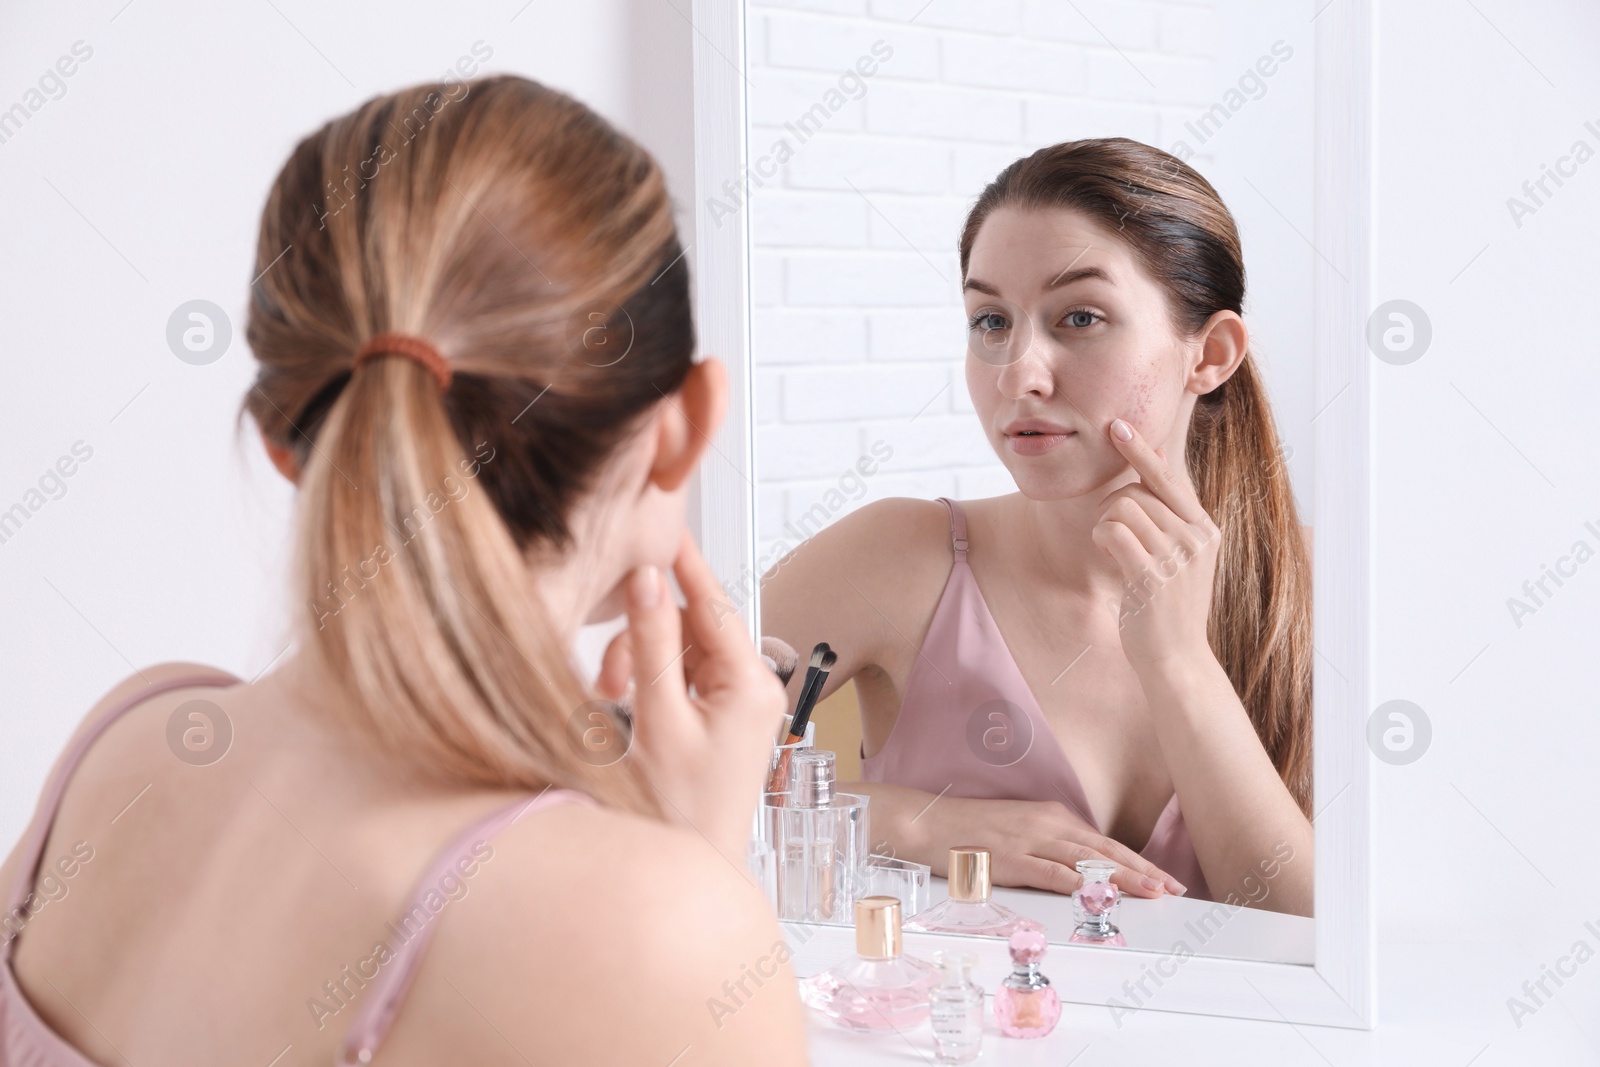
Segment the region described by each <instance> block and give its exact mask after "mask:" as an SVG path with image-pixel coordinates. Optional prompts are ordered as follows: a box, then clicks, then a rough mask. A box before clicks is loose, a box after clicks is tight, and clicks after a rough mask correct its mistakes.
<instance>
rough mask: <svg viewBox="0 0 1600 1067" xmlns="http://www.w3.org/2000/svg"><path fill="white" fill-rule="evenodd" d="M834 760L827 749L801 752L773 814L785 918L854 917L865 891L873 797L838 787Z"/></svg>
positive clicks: (833, 919)
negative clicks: (862, 885) (860, 888)
mask: <svg viewBox="0 0 1600 1067" xmlns="http://www.w3.org/2000/svg"><path fill="white" fill-rule="evenodd" d="M834 762H835V761H834V754H833V753H832V752H828V751H825V750H822V749H810V750H802V751H800V752H798V753H796V754H795V757H794V759H793V761H792V762H791V764H790V786H789V794H788V797H787V799H786V800H785V801H784V803H783V805H782V806H781V807H778V808H775V809H772V810H771V811H770V812H769V813H768V814H770V815H771V816H775V817H776V819H777V821H778V823H779V827H778V830H777V832H776V836H777V838H778V840H777V842H776V845H775V851H776V853H777V861H778V872H777V874H778V877H777V894H778V901H777V911H778V918H780V919H786V920H789V921H795V922H839V923H845V922H849V921H850V916H851V914H852V909H853V906H854V904H855V899H856V897H857V896H858V895H859V892H858V888H857V887H858V884H859V883H860V881H861V877H862V870H863V867H864V865H865V863H866V859H867V798H866V797H861V796H855V795H852V794H849V793H835V792H834V791H833V785H834V780H835V773H836V772H835V769H834ZM779 799H780V800H782V799H783V798H781V797H780V798H779Z"/></svg>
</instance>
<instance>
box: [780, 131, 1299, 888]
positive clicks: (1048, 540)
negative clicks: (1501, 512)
mask: <svg viewBox="0 0 1600 1067" xmlns="http://www.w3.org/2000/svg"><path fill="white" fill-rule="evenodd" d="M960 253H961V270H962V279H963V292H964V299H965V302H966V312H967V315H968V318H969V326H970V330H969V337H970V344H969V346H968V354H967V359H966V376H967V387H968V389H969V390H970V392H971V396H972V403H973V407H974V408H975V410H976V413H977V418H978V419H979V420H980V421H981V422H982V424H983V429H984V432H985V433H986V434H987V436H988V438H989V441H990V444H991V445H992V446H993V447H994V449H995V451H996V452H997V453H998V454H999V456H1000V458H1001V460H1002V461H1003V462H1004V463H1005V465H1006V467H1007V468H1008V469H1009V470H1010V472H1011V474H1012V476H1013V477H1014V478H1015V480H1016V484H1017V487H1018V490H1019V491H1018V492H1015V493H1012V494H1010V495H1007V496H1000V497H993V498H990V499H986V500H973V501H967V502H964V503H959V504H958V503H956V502H954V501H942V502H932V501H923V500H910V499H890V500H883V501H880V502H878V503H875V504H871V505H869V506H867V507H864V508H862V509H861V510H859V511H857V512H855V513H853V514H851V515H849V516H848V517H846V518H844V519H842V520H840V521H839V522H837V523H835V524H834V525H833V526H831V527H829V528H827V529H826V530H824V531H822V532H821V533H819V534H818V535H817V536H816V537H814V538H812V539H811V540H810V541H808V542H806V543H805V544H804V545H802V546H801V547H799V548H798V549H796V550H795V551H794V552H793V553H791V554H790V555H789V556H788V557H787V558H786V559H785V560H784V561H783V562H782V563H780V564H779V565H778V566H777V567H776V568H775V569H774V570H773V571H772V572H770V573H769V574H768V576H767V577H766V579H765V585H764V591H763V598H762V608H763V619H762V624H763V625H762V629H763V632H765V633H768V634H773V635H776V636H778V637H781V638H783V639H785V640H787V641H788V642H790V643H791V644H793V645H794V647H795V648H797V649H809V648H811V647H812V645H813V644H814V643H815V642H817V641H819V640H825V641H827V642H828V643H829V645H830V646H831V647H832V648H833V649H834V651H835V652H836V653H837V654H838V657H839V660H838V664H837V666H836V667H835V669H834V671H833V673H832V675H831V676H830V678H829V685H828V688H829V690H830V691H831V690H832V689H835V688H837V686H838V685H840V684H842V683H843V682H845V681H847V680H852V679H853V680H854V681H855V683H856V690H857V695H858V697H859V701H860V706H861V721H862V755H863V761H862V767H863V771H862V774H863V778H864V779H866V780H865V781H864V782H862V783H860V784H859V786H858V787H852V788H858V789H859V791H861V792H864V793H868V794H870V795H871V796H872V825H873V838H874V840H875V841H879V842H882V841H885V840H887V842H888V843H889V844H890V845H891V846H892V847H893V848H894V849H895V851H896V853H897V854H898V855H900V856H902V857H904V858H908V859H913V860H918V861H920V862H923V863H927V864H930V865H931V866H932V867H933V868H934V870H935V871H936V872H938V873H942V872H943V868H944V863H945V855H946V850H947V849H948V848H949V847H950V846H952V845H958V844H981V845H987V846H989V847H990V848H991V849H993V851H994V878H995V881H996V882H997V883H1000V884H1007V885H1023V886H1035V887H1039V888H1045V889H1052V890H1056V891H1059V892H1069V891H1071V890H1072V889H1074V888H1075V887H1076V886H1077V884H1078V877H1077V875H1076V873H1075V872H1074V870H1073V864H1074V862H1075V861H1076V860H1079V859H1085V858H1101V857H1103V858H1107V859H1111V860H1114V861H1116V862H1117V863H1118V864H1119V865H1121V869H1120V870H1119V871H1118V873H1117V875H1116V877H1115V881H1116V882H1117V883H1118V885H1119V886H1120V887H1121V888H1122V889H1123V890H1124V891H1125V892H1127V893H1130V894H1133V895H1136V896H1145V897H1153V896H1160V895H1162V894H1163V893H1169V892H1173V893H1183V892H1187V893H1188V894H1189V895H1190V896H1195V897H1200V898H1202V899H1215V900H1232V901H1234V902H1242V901H1248V902H1249V903H1252V904H1255V905H1257V906H1260V907H1264V908H1270V909H1275V910H1279V911H1287V912H1294V913H1299V914H1310V912H1311V887H1312V877H1311V871H1312V865H1311V859H1312V850H1311V844H1312V834H1311V824H1310V821H1309V814H1310V810H1309V808H1310V799H1311V655H1312V649H1311V611H1310V568H1309V552H1308V550H1307V546H1306V544H1305V541H1304V540H1303V533H1302V529H1301V527H1300V526H1299V525H1298V523H1297V521H1296V517H1295V515H1296V513H1295V505H1294V499H1293V496H1292V495H1291V491H1290V486H1289V482H1288V478H1287V474H1286V471H1285V470H1284V467H1283V465H1282V462H1281V457H1280V454H1279V450H1278V437H1277V433H1276V431H1275V429H1274V427H1273V422H1272V416H1271V412H1270V409H1269V407H1268V403H1267V395H1266V390H1265V388H1264V386H1263V383H1262V380H1261V376H1260V373H1259V371H1258V370H1257V368H1256V366H1255V363H1254V361H1253V360H1252V359H1251V357H1250V353H1249V335H1248V333H1247V331H1246V329H1245V325H1244V321H1243V320H1242V319H1241V318H1240V312H1241V309H1242V307H1243V302H1244V291H1245V288H1244V282H1245V279H1244V266H1243V261H1242V257H1241V253H1240V246H1239V237H1238V233H1237V230H1236V229H1235V226H1234V222H1233V218H1232V217H1231V216H1230V215H1229V213H1228V210H1227V208H1226V207H1224V206H1223V204H1222V202H1221V200H1220V199H1219V198H1218V196H1217V193H1216V191H1215V190H1214V189H1213V188H1212V187H1211V185H1210V184H1209V183H1207V182H1206V180H1205V179H1204V178H1202V177H1201V176H1200V175H1199V174H1197V173H1196V172H1195V171H1194V170H1193V169H1191V168H1190V167H1188V166H1186V165H1185V164H1183V163H1181V162H1180V161H1178V160H1177V159H1176V158H1174V157H1172V156H1170V155H1168V154H1167V153H1165V152H1161V151H1159V150H1157V149H1154V148H1150V147H1147V146H1145V145H1141V144H1138V143H1136V142H1133V141H1129V140H1125V139H1121V138H1116V139H1106V140H1089V141H1078V142H1072V143H1069V144H1062V145H1056V146H1054V147H1051V148H1045V149H1042V150H1040V151H1038V152H1036V153H1034V154H1033V155H1031V156H1029V157H1027V158H1026V159H1022V160H1019V161H1018V162H1016V163H1014V164H1012V165H1011V166H1009V167H1007V168H1006V169H1005V170H1004V171H1002V172H1001V174H1000V175H999V177H997V178H996V179H995V180H994V182H992V183H991V184H990V185H989V186H988V187H987V188H986V189H985V190H984V191H983V193H982V194H981V195H980V196H979V198H978V201H977V203H976V204H975V205H974V207H973V209H972V211H971V213H970V215H969V216H968V218H967V221H966V225H965V226H964V228H963V229H962V232H961V239H960ZM800 673H803V672H797V674H800ZM790 688H791V690H796V689H798V688H799V686H798V683H797V682H794V681H791V683H790ZM792 698H793V694H792V693H791V699H792Z"/></svg>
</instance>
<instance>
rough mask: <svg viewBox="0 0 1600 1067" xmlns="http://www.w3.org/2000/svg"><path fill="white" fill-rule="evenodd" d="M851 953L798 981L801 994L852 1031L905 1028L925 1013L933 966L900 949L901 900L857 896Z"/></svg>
mask: <svg viewBox="0 0 1600 1067" xmlns="http://www.w3.org/2000/svg"><path fill="white" fill-rule="evenodd" d="M855 912H856V956H855V958H854V959H850V960H846V961H845V962H844V963H841V964H839V965H838V966H837V967H830V968H829V969H828V970H826V971H823V972H821V973H820V974H814V975H812V976H811V977H810V978H806V979H804V980H803V981H801V983H800V999H801V1000H803V1001H804V1002H805V1003H807V1004H809V1005H810V1006H811V1007H813V1008H816V1009H817V1010H818V1011H820V1012H822V1013H823V1014H824V1015H826V1016H828V1018H830V1019H832V1020H833V1021H834V1022H836V1023H838V1024H839V1025H840V1026H844V1027H848V1028H849V1029H851V1030H904V1029H906V1028H907V1027H911V1026H916V1025H917V1024H918V1023H920V1022H922V1021H923V1020H924V1019H926V1018H928V1007H929V995H930V994H931V993H932V992H933V987H934V986H935V985H936V984H937V983H938V981H939V975H938V972H936V971H935V970H934V969H933V965H932V964H930V963H927V962H925V961H923V960H919V959H917V958H916V957H915V956H907V955H904V954H902V953H901V951H900V902H899V901H898V900H896V899H895V898H894V897H863V898H862V899H861V900H858V901H856V905H855Z"/></svg>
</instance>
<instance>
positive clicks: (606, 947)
mask: <svg viewBox="0 0 1600 1067" xmlns="http://www.w3.org/2000/svg"><path fill="white" fill-rule="evenodd" d="M401 127H405V128H406V130H407V131H409V133H410V139H409V140H406V137H407V134H405V133H401V132H400V128H401ZM402 141H405V143H403V144H402V143H401V142H402ZM397 146H398V147H397ZM357 175H359V178H357V177H356V176H357ZM286 250H287V251H286ZM280 256H281V258H280ZM251 273H252V274H259V275H260V278H259V280H258V281H257V283H256V284H255V286H254V289H253V292H252V300H251V306H250V322H249V339H250V344H251V347H252V348H253V350H254V352H255V356H256V358H257V360H258V361H259V363H260V369H259V374H258V377H257V380H256V383H255V385H254V386H253V387H252V389H251V390H250V392H249V394H248V397H247V399H246V402H245V407H246V411H247V412H248V413H249V415H250V417H251V418H252V419H253V420H254V421H255V422H256V423H257V424H258V426H259V428H260V431H261V435H262V438H263V440H264V441H265V443H266V447H267V450H268V451H269V453H270V454H271V456H272V458H273V461H274V463H275V464H276V465H277V467H278V469H279V470H281V471H282V472H283V473H284V474H285V475H286V476H287V477H289V478H290V479H291V480H292V481H294V482H295V483H296V484H297V486H298V487H299V489H298V532H297V535H296V537H297V539H296V546H297V550H298V576H297V579H296V581H297V586H298V592H297V595H296V600H297V601H298V603H299V604H300V605H301V608H300V610H299V611H298V613H297V614H298V617H297V619H296V628H297V632H298V642H297V645H296V648H295V650H294V651H293V652H292V653H291V654H290V655H289V656H287V657H286V658H285V660H284V662H283V665H282V666H280V667H279V668H278V669H276V670H274V671H273V672H272V673H271V674H269V675H267V676H266V677H264V678H262V679H260V680H259V681H256V682H252V683H248V684H246V683H243V682H241V681H239V680H238V679H235V678H232V677H230V676H228V675H226V674H224V673H222V672H220V671H216V670H212V669H209V668H205V667H200V666H195V665H192V664H168V665H166V666H162V667H152V668H147V669H145V670H143V671H140V672H138V673H137V674H136V675H135V676H134V677H132V678H130V679H128V680H127V681H126V682H124V683H123V684H121V685H119V686H118V687H117V688H116V689H114V690H113V691H112V692H111V693H109V694H108V695H107V696H106V698H105V699H104V700H102V701H101V702H100V704H99V705H98V706H97V707H96V708H95V709H94V710H93V711H91V712H90V714H89V716H88V718H87V719H86V720H85V722H84V725H83V727H81V728H80V730H79V731H78V734H77V737H76V738H75V740H74V741H73V742H72V744H71V745H70V746H69V748H68V751H67V754H66V755H65V756H64V757H63V758H62V760H61V762H60V763H59V764H58V765H57V768H56V771H55V773H54V775H53V776H52V779H51V783H50V786H49V787H48V788H47V790H46V793H45V796H44V799H43V801H42V802H41V804H40V807H39V811H38V814H37V815H36V817H35V820H34V823H33V826H32V828H31V830H30V832H29V834H28V836H27V837H26V838H25V839H24V841H23V843H22V844H21V845H20V846H19V847H18V848H17V849H16V850H15V851H14V852H13V853H12V855H11V857H10V859H9V860H8V861H7V863H6V865H5V867H4V868H3V870H0V885H3V886H4V887H5V889H6V890H7V891H10V892H11V893H12V896H11V899H10V902H9V908H8V911H7V914H6V919H7V923H6V941H5V947H4V950H3V951H4V953H5V956H6V957H7V964H8V965H7V966H5V967H4V968H0V971H3V974H0V982H3V985H0V1018H3V1022H4V1033H5V1035H6V1036H5V1040H6V1044H5V1046H4V1050H3V1051H0V1064H12V1063H14V1064H21V1063H48V1064H73V1065H83V1064H86V1063H89V1062H96V1063H107V1064H109V1063H121V1062H131V1063H160V1064H167V1065H176V1064H206V1065H211V1064H217V1063H223V1062H230V1063H240V1062H245V1063H248V1062H258V1063H261V1064H267V1063H269V1062H270V1063H273V1064H276V1065H284V1064H291V1063H295V1064H299V1063H304V1064H327V1063H333V1062H340V1063H365V1062H368V1061H369V1060H371V1059H372V1058H373V1057H374V1056H376V1058H377V1060H378V1062H380V1063H391V1064H402V1063H417V1064H424V1063H426V1064H437V1063H474V1064H480V1063H481V1064H490V1063H504V1064H525V1063H527V1062H530V1061H534V1062H542V1063H599V1064H638V1063H656V1064H666V1063H675V1064H681V1065H687V1064H728V1065H734V1064H739V1065H743V1064H748V1063H753V1062H757V1061H759V1062H763V1063H782V1064H800V1063H802V1062H803V1061H804V1038H803V1020H802V1016H801V1013H800V1008H799V1003H798V999H797V997H796V995H795V990H794V982H793V975H792V972H791V970H790V968H789V967H788V966H787V962H786V961H787V957H788V953H787V950H786V948H785V946H784V942H783V938H782V935H781V933H780V931H779V928H778V926H777V924H776V922H775V920H774V918H773V916H772V914H771V911H770V909H769V908H768V907H767V906H766V904H765V901H764V900H763V898H762V896H761V894H760V892H759V890H757V889H756V888H755V887H754V886H753V885H752V884H750V882H749V881H747V880H746V878H745V877H744V876H743V875H742V874H741V869H742V863H743V857H744V851H745V844H746V841H747V838H748V832H749V826H750V822H751V817H752V810H753V804H754V798H755V796H756V795H757V793H758V792H759V789H760V780H761V776H762V772H763V769H764V763H765V759H766V753H767V752H768V751H770V745H771V737H772V734H773V731H774V730H775V729H776V726H777V722H778V715H779V713H780V712H781V711H782V707H783V699H782V694H781V690H780V687H779V685H778V683H777V681H776V679H775V678H774V677H773V676H772V674H771V673H770V672H768V671H766V670H765V669H764V668H763V667H762V666H761V662H760V659H759V657H758V655H757V654H756V652H755V651H754V649H753V648H752V647H751V645H750V642H749V639H748V636H747V635H745V634H743V633H742V632H741V630H740V628H739V627H737V626H722V627H718V626H717V625H716V620H717V615H718V609H719V607H720V605H717V604H713V598H716V599H718V600H720V599H721V592H720V590H719V589H718V587H717V584H716V582H715V580H714V579H713V577H712V575H711V574H710V572H709V570H708V568H707V567H706V564H705V562H704V561H703V560H702V559H701V557H700V556H699V555H698V553H697V552H696V550H695V547H694V545H693V543H692V541H691V540H690V539H689V537H688V535H687V532H686V530H685V526H684V511H685V501H686V493H687V488H686V487H687V484H688V479H689V477H690V475H691V473H692V472H693V470H694V468H695V466H696V464H697V463H698V461H699V460H700V458H701V456H702V454H703V452H704V449H705V446H706V443H707V441H708V439H709V435H710V434H712V433H714V432H715V429H716V426H717V425H718V422H719V420H720V419H721V417H722V414H723V409H724V405H725V401H726V392H727V387H726V379H725V376H724V374H723V371H722V368H721V366H720V364H718V363H716V362H715V361H713V360H706V361H703V362H699V363H696V362H694V360H693V347H694V335H693V328H692V325H691V322H690V318H689V292H688V276H687V272H686V268H685V266H684V264H683V256H682V248H681V246H680V244H679V241H678V237H677V235H676V233H675V231H674V226H673V222H672V213H671V207H670V204H669V202H668V199H667V193H666V189H665V187H664V185H663V180H662V176H661V172H660V171H659V169H658V168H657V167H656V165H655V163H654V162H653V161H652V160H651V159H650V158H649V156H648V155H647V154H646V153H645V152H644V151H643V150H642V149H640V148H639V147H638V146H637V145H636V144H634V143H633V142H631V141H629V140H628V139H627V138H625V137H623V136H622V135H621V134H619V133H617V132H616V131H615V130H614V129H612V128H611V127H610V126H609V125H607V124H606V123H605V122H604V121H603V120H601V119H600V118H599V117H598V116H596V115H595V114H594V113H593V112H591V111H589V110H588V109H587V108H585V107H584V106H583V105H581V104H579V103H577V102H576V101H574V100H572V99H570V98H568V97H566V96H564V95H562V94H560V93H557V92H553V91H551V90H549V89H546V88H543V87H541V86H539V85H536V84H534V83H532V82H529V81H525V80H523V79H520V78H509V77H506V78H494V79H490V80H487V81H481V82H473V83H468V84H466V85H460V84H456V85H431V86H420V87H417V88H414V89H409V90H406V91H404V92H400V93H396V94H393V95H391V96H387V97H381V98H379V99H376V100H372V101H370V102H368V103H367V104H365V105H363V106H362V107H361V108H359V109H358V110H357V111H355V112H354V113H352V114H350V115H347V116H345V117H343V118H340V119H337V120H335V121H333V122H331V123H329V124H328V125H327V126H325V127H324V128H323V129H321V130H319V131H318V132H317V133H315V134H313V135H312V136H310V137H308V138H307V139H306V140H304V141H303V142H301V144H300V145H299V146H298V147H297V148H296V149H295V151H294V153H293V154H292V156H291V157H290V159H289V161H288V163H287V165H286V166H285V167H284V169H283V171H282V173H280V174H279V175H278V178H277V180H276V182H275V183H274V185H273V187H272V191H271V194H270V197H269V199H268V202H267V206H266V210H265V212H264V214H263V216H262V222H261V231H260V238H259V241H258V244H257V257H256V266H255V268H254V269H253V270H252V272H251ZM624 342H631V344H624ZM608 345H610V346H611V347H607V346H608ZM618 347H622V348H623V350H624V351H625V353H626V354H625V356H623V357H622V358H617V356H616V354H615V353H616V352H617V350H618ZM669 565H670V566H671V567H672V568H673V569H674V570H675V572H676V575H677V580H678V584H679V586H680V587H681V589H682V591H683V593H684V595H685V597H686V598H687V600H688V606H687V607H686V608H684V609H683V610H682V612H681V617H680V610H679V608H678V606H677V604H676V602H675V599H674V596H673V594H672V592H671V590H670V589H669V587H668V586H667V584H666V579H665V577H664V576H663V575H662V573H661V569H662V568H665V567H667V566H669ZM624 610H625V611H626V612H627V618H628V629H627V631H626V633H627V635H628V641H627V644H626V647H624V646H623V645H620V644H619V645H618V646H616V647H615V648H613V649H612V650H611V651H610V652H609V654H608V656H607V660H606V663H605V667H604V669H603V672H602V673H603V677H602V679H601V685H600V689H601V691H602V692H604V693H605V694H607V695H608V696H610V697H613V698H621V697H622V695H623V691H624V690H625V689H626V688H627V687H628V684H629V683H628V679H629V677H630V676H631V677H634V678H637V679H639V682H638V684H637V686H636V687H635V691H634V696H633V699H632V703H633V721H634V723H635V724H636V729H635V733H634V736H633V737H632V746H631V750H628V751H626V755H624V754H623V753H624V751H625V745H624V743H623V742H622V740H621V735H620V734H618V733H616V732H615V731H614V729H613V728H614V727H616V726H617V724H618V720H616V719H614V718H612V717H609V716H608V715H607V714H605V712H604V710H603V708H604V705H603V704H602V703H600V702H597V701H595V700H594V699H593V698H594V694H593V693H591V692H589V691H588V690H587V689H586V687H585V685H584V684H583V683H582V682H581V680H580V678H579V677H578V675H577V674H576V673H575V672H574V669H573V666H572V657H571V645H572V641H573V638H574V634H575V631H576V630H577V628H578V627H579V625H580V624H581V623H583V622H584V621H586V620H602V619H607V618H612V617H614V616H616V615H618V614H619V613H621V612H623V611H624ZM686 644H688V645H690V646H691V647H690V648H689V650H688V651H687V652H685V651H684V646H685V645H686ZM691 685H692V686H693V690H694V692H693V695H690V693H689V686H691ZM597 709H598V710H597ZM224 736H226V737H227V738H230V739H231V740H229V741H226V742H219V741H218V738H222V737H224ZM91 742H92V747H90V743H91ZM213 744H215V745H217V746H218V747H217V749H216V750H215V751H208V749H209V746H211V745H213ZM80 756H81V759H80ZM719 853H720V855H719ZM69 870H70V872H71V873H70V874H69V873H68V872H69ZM60 887H65V888H66V894H65V895H63V894H62V893H61V892H60V891H59V889H60ZM752 979H753V980H752ZM274 1057H277V1058H274Z"/></svg>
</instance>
